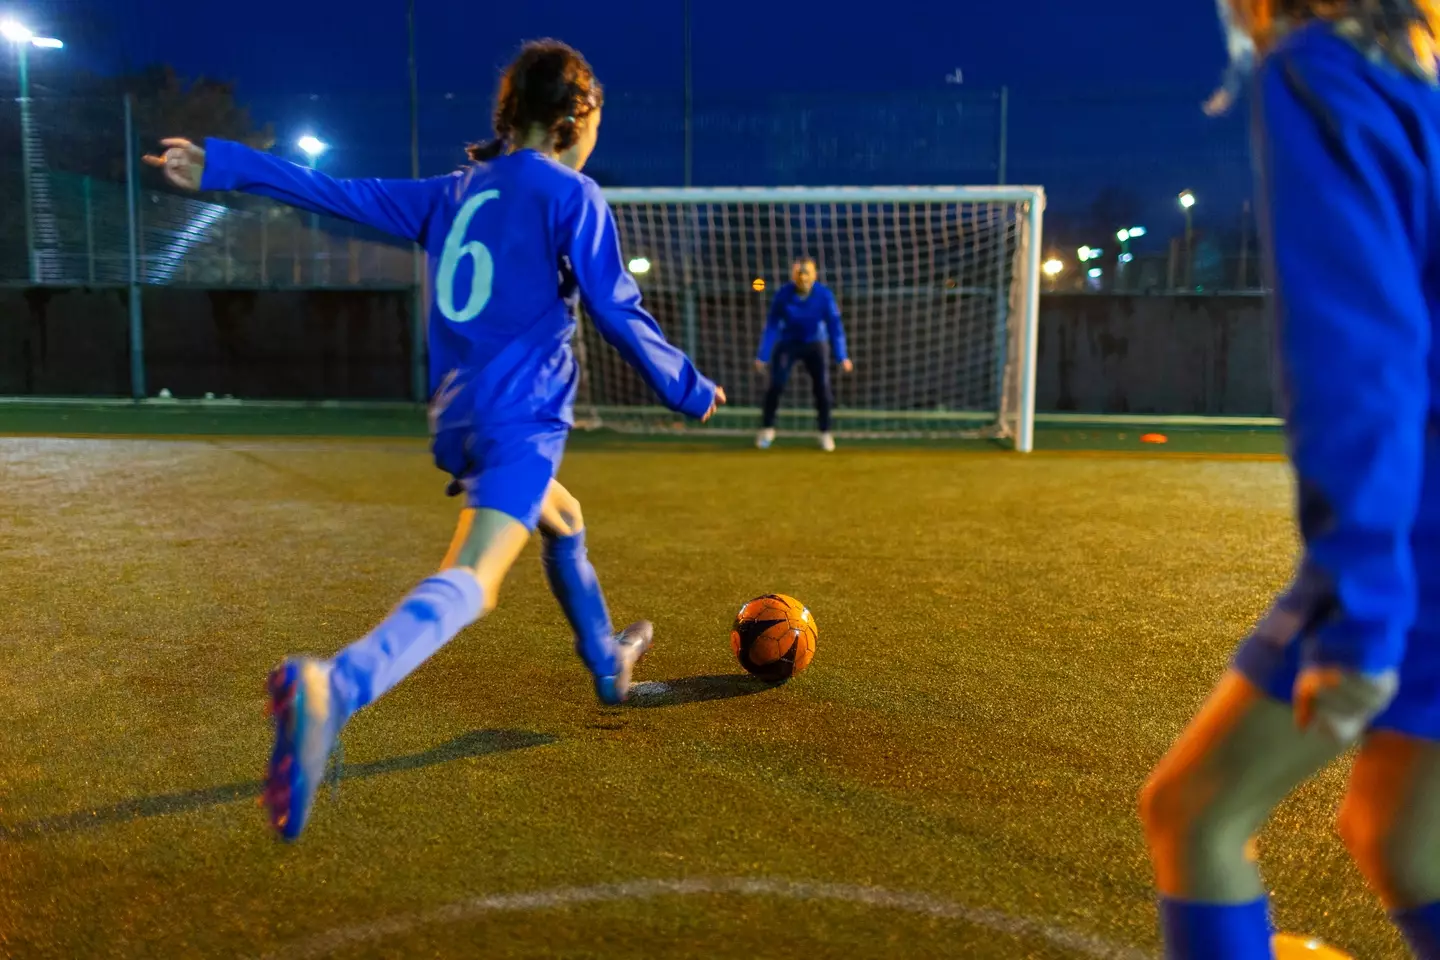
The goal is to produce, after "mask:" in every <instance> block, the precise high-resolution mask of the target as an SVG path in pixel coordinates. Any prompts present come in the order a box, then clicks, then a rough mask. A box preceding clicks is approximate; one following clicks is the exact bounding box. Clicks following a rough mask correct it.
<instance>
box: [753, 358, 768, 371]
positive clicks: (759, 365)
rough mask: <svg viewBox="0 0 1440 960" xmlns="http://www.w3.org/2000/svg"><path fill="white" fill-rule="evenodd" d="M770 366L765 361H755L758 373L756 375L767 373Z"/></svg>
mask: <svg viewBox="0 0 1440 960" xmlns="http://www.w3.org/2000/svg"><path fill="white" fill-rule="evenodd" d="M768 366H770V365H769V364H768V363H766V362H765V361H764V360H756V361H755V372H756V373H764V372H765V368H766V367H768Z"/></svg>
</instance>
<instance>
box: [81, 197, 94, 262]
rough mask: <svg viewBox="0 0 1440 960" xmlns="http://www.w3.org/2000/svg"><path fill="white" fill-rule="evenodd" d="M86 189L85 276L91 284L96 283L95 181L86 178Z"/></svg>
mask: <svg viewBox="0 0 1440 960" xmlns="http://www.w3.org/2000/svg"><path fill="white" fill-rule="evenodd" d="M82 183H83V184H84V187H85V265H86V268H85V270H86V272H85V275H86V276H87V277H88V278H89V280H90V282H91V283H94V282H95V200H94V197H93V196H92V194H93V193H94V190H93V181H91V179H90V177H89V176H86V177H85V179H84V180H83V181H82Z"/></svg>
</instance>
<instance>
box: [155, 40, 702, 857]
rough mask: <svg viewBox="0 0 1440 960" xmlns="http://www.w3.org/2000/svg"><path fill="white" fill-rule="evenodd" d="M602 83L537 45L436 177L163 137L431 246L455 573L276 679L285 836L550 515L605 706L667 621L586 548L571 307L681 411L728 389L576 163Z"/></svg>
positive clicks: (584, 652)
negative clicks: (644, 284) (635, 261)
mask: <svg viewBox="0 0 1440 960" xmlns="http://www.w3.org/2000/svg"><path fill="white" fill-rule="evenodd" d="M600 111H601V88H600V85H599V83H598V82H596V80H595V77H594V74H593V73H592V71H591V69H590V66H589V64H588V63H586V61H585V59H584V58H583V57H582V56H581V55H580V54H579V53H578V52H576V51H575V50H572V49H571V48H570V47H567V46H565V45H564V44H562V43H558V42H555V41H539V42H536V43H531V44H528V45H526V46H525V48H524V49H523V50H522V51H521V53H520V55H519V57H518V58H517V59H516V60H515V62H514V63H513V64H511V66H510V68H509V69H508V70H507V71H506V73H505V75H504V77H503V79H502V80H501V84H500V92H499V96H498V97H497V101H496V108H495V117H494V126H495V135H496V136H495V140H494V141H492V142H491V143H489V144H485V145H481V146H477V147H472V148H471V152H470V156H471V159H472V161H473V163H472V164H471V165H469V166H467V167H466V168H464V169H462V170H460V171H458V172H456V173H454V174H450V175H448V176H442V177H436V178H433V179H429V180H336V179H333V178H331V177H327V176H325V175H323V174H320V173H317V172H315V171H314V170H311V169H308V168H306V167H300V166H296V165H294V164H291V163H286V162H284V161H281V160H278V159H276V158H274V157H271V156H268V155H266V154H263V153H258V152H256V151H254V150H251V149H249V148H247V147H243V146H240V145H239V144H235V143H227V142H224V141H218V140H209V141H207V142H206V143H205V146H204V148H203V149H202V148H200V147H197V146H195V145H193V144H190V143H188V142H186V141H182V140H168V141H165V146H166V147H167V148H168V149H167V150H166V151H165V153H164V156H161V157H150V158H147V160H148V162H150V163H151V164H152V165H155V166H159V167H162V168H163V169H164V170H165V173H166V174H167V175H168V177H169V179H170V180H171V181H172V182H174V183H175V184H177V185H179V186H182V187H186V188H190V189H204V190H243V191H246V192H249V193H256V194H261V195H263V196H268V197H273V198H275V199H277V200H281V201H283V202H285V203H288V204H292V205H294V206H297V207H300V208H302V209H305V210H311V211H316V212H319V213H325V214H330V215H332V216H336V217H343V218H346V219H349V220H354V221H357V222H360V223H365V224H369V225H370V226H373V227H377V228H379V229H381V230H384V231H386V232H388V233H391V234H394V235H395V236H397V237H400V238H403V239H406V240H411V241H414V242H417V243H419V244H421V245H423V246H424V248H425V250H426V252H427V253H428V255H429V274H430V281H431V284H432V289H433V291H434V304H433V307H432V310H431V314H430V319H429V327H430V386H431V389H432V394H433V396H432V400H431V409H430V422H431V431H432V442H433V450H434V455H435V462H436V464H437V465H438V466H439V467H440V468H441V469H442V470H444V471H445V472H447V473H448V474H450V475H451V477H452V478H453V482H452V483H451V487H450V492H451V493H452V494H459V493H463V494H464V495H465V497H466V501H467V506H466V508H465V509H464V511H463V512H462V514H461V518H460V524H459V527H458V529H457V530H456V533H455V537H454V540H453V542H452V544H451V547H450V551H449V553H448V555H447V556H446V557H445V560H444V562H443V563H442V564H441V569H440V572H439V573H437V574H436V575H435V576H432V577H430V578H429V579H427V580H425V581H424V582H422V583H421V584H420V585H419V586H418V587H417V588H416V589H415V590H414V591H413V592H412V593H411V594H410V595H409V596H408V597H406V598H405V599H404V600H402V601H401V602H400V605H399V606H397V607H396V608H395V609H394V611H393V612H392V613H391V614H390V616H389V617H388V618H386V620H385V621H384V622H383V623H381V624H380V625H379V626H378V627H376V628H375V629H374V631H372V632H371V633H370V634H369V635H368V636H366V637H364V638H363V639H361V640H359V641H357V642H355V643H353V644H351V645H350V646H348V647H346V648H345V649H344V650H342V651H340V653H338V654H337V655H336V656H334V657H333V658H330V659H328V660H322V659H315V658H310V657H297V658H292V659H290V660H287V661H286V662H285V663H284V664H282V665H281V666H280V667H279V668H277V669H276V670H275V671H274V672H273V673H272V674H271V675H270V681H269V683H270V694H271V703H272V707H273V710H274V714H275V746H274V750H273V752H272V755H271V759H270V766H269V772H268V776H267V778H266V789H265V802H266V805H267V806H268V808H269V811H270V819H271V823H272V825H273V826H274V827H275V829H276V830H277V831H278V832H279V833H280V835H281V836H282V837H284V838H285V839H294V838H296V837H298V836H299V834H300V832H301V831H302V830H303V829H304V827H305V824H306V822H307V821H308V819H309V816H310V811H311V808H312V806H313V803H314V799H315V792H316V789H317V787H318V786H319V784H320V781H321V780H322V779H323V777H324V774H325V768H326V764H327V762H328V759H329V756H330V753H331V750H332V749H333V747H334V745H335V742H336V739H337V737H338V736H339V733H340V729H341V727H343V726H344V724H345V722H346V721H347V720H348V719H349V718H350V716H351V715H353V714H354V713H355V712H356V711H357V710H359V709H360V708H362V707H364V706H366V705H367V704H370V703H372V702H373V701H374V700H375V699H377V698H378V697H380V696H381V695H382V694H384V693H385V692H386V691H387V690H389V689H391V688H392V687H394V686H395V685H396V684H397V683H399V682H400V681H401V680H403V679H404V678H405V676H406V675H408V674H409V673H411V672H412V671H413V670H415V669H416V668H417V667H419V666H420V664H422V663H423V662H425V660H426V659H427V658H429V657H430V656H431V655H432V654H434V653H435V652H436V651H437V650H439V649H440V647H441V646H443V645H444V644H445V643H447V642H448V641H449V640H450V639H451V638H453V637H454V636H455V635H456V634H458V633H459V632H460V631H461V630H463V629H464V628H465V627H466V626H468V625H469V624H471V623H473V622H474V621H476V620H477V619H479V618H480V617H482V616H484V615H485V614H486V613H487V612H489V611H490V610H491V609H492V608H493V607H494V605H495V601H496V596H497V594H498V592H499V589H500V585H501V582H502V581H503V580H504V578H505V574H506V573H507V572H508V571H509V569H510V567H511V565H512V564H513V563H514V562H515V559H516V557H517V556H518V555H519V553H520V551H521V550H522V549H523V548H524V546H525V544H526V543H527V542H528V540H529V539H530V536H531V533H532V532H533V531H534V530H535V529H537V528H538V529H539V530H540V533H541V535H542V538H543V560H544V565H545V573H546V575H547V577H548V579H549V582H550V586H551V589H552V591H553V592H554V594H555V596H556V598H557V599H558V600H559V601H560V605H561V607H562V608H563V609H564V611H565V614H566V617H567V619H568V620H569V622H570V625H571V627H572V628H573V630H574V632H575V644H576V650H577V652H578V653H579V655H580V657H581V659H582V660H583V661H584V664H585V666H586V667H587V668H588V669H589V671H590V673H591V675H592V677H593V679H594V684H595V690H596V693H597V695H598V696H599V698H600V700H601V701H602V702H604V703H606V704H618V703H620V702H622V701H624V700H625V699H626V696H627V694H628V692H629V687H630V676H631V671H632V669H633V668H634V665H635V662H636V661H637V660H638V659H639V658H640V657H641V656H642V655H643V654H644V653H645V652H646V650H647V649H648V648H649V647H650V644H651V640H652V633H653V631H652V627H651V625H650V624H649V623H646V622H643V621H642V622H640V623H637V624H634V625H632V626H630V627H628V628H626V629H625V630H624V631H621V632H620V633H619V634H618V635H617V634H616V633H615V632H614V630H613V629H612V627H611V623H610V614H609V612H608V611H607V610H606V606H605V598H604V596H603V595H602V594H601V591H600V585H599V582H598V580H597V579H596V575H595V569H594V567H593V566H592V565H591V563H590V561H589V559H588V558H587V555H586V550H585V525H584V521H583V520H582V518H581V513H580V504H579V503H577V502H576V500H575V498H574V497H572V496H571V495H570V494H569V493H568V492H567V491H566V490H565V488H564V487H562V486H560V484H559V483H558V482H556V480H555V473H556V469H557V468H558V466H559V464H560V457H561V454H562V452H563V451H564V447H565V441H566V438H567V436H568V435H569V432H570V428H571V425H572V423H573V417H572V407H573V404H574V399H575V389H576V383H577V380H578V378H579V375H580V372H579V369H578V367H577V365H576V362H575V358H574V356H573V354H572V353H571V349H570V339H571V337H572V336H573V334H574V332H575V319H574V316H573V315H572V311H573V309H574V307H575V306H576V305H577V303H578V302H580V301H583V302H584V305H585V307H586V309H587V311H588V313H589V315H590V317H591V319H592V320H593V321H594V323H595V325H596V327H597V328H598V329H599V330H600V332H601V334H602V335H603V336H604V337H605V338H606V339H607V340H608V341H609V342H610V343H611V344H612V345H614V346H615V348H616V349H617V350H619V351H620V353H621V355H622V356H623V357H624V358H625V359H626V360H627V361H629V362H630V363H631V364H632V365H633V366H634V367H635V368H636V369H637V370H638V371H639V372H640V374H641V375H642V376H643V377H644V378H645V380H646V382H647V383H648V384H649V385H650V387H651V388H652V389H653V390H654V391H655V392H656V393H657V394H658V395H659V396H660V397H661V399H662V400H664V402H665V403H666V404H667V405H668V406H670V407H671V408H672V409H674V410H676V411H678V412H681V413H685V414H688V415H690V416H691V417H694V418H697V419H700V420H704V419H708V418H709V417H710V416H711V414H713V413H714V412H715V408H716V406H717V405H718V404H722V403H724V402H725V393H724V391H723V390H721V389H720V388H718V387H717V386H716V385H715V384H714V383H712V382H711V381H709V380H707V379H706V378H705V377H703V376H701V375H700V373H699V372H698V371H697V370H696V369H695V367H694V365H693V364H691V362H690V360H689V359H688V358H686V357H685V355H684V354H682V353H681V352H680V351H678V350H676V349H675V348H674V347H672V346H671V345H670V344H669V343H667V342H666V341H665V338H664V337H663V336H662V335H661V333H660V330H659V327H658V326H657V325H656V324H655V321H654V320H653V319H651V317H650V315H649V314H647V313H646V312H645V310H644V309H643V308H642V307H641V305H640V292H639V289H638V288H637V286H636V284H635V281H634V280H633V278H631V276H630V275H629V274H628V273H627V272H626V270H625V268H624V266H623V265H622V264H623V260H622V258H621V254H620V243H619V239H618V235H617V232H616V227H615V221H614V218H613V217H612V215H611V212H610V209H609V207H608V206H607V204H606V203H605V200H604V198H603V197H602V196H601V192H600V188H599V187H598V186H596V184H595V182H594V181H592V180H590V179H589V178H588V177H585V176H583V175H581V173H580V170H581V168H582V167H584V165H585V161H586V160H587V159H588V158H589V156H590V153H591V151H592V150H593V149H594V148H595V139H596V135H597V133H598V131H599V127H600Z"/></svg>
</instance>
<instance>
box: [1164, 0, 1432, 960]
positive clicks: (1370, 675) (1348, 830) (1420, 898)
mask: <svg viewBox="0 0 1440 960" xmlns="http://www.w3.org/2000/svg"><path fill="white" fill-rule="evenodd" d="M1221 2H1222V4H1229V5H1228V6H1224V7H1222V15H1223V17H1224V18H1225V20H1226V23H1227V25H1228V26H1229V27H1230V28H1231V29H1232V30H1233V31H1235V33H1236V35H1235V36H1233V37H1232V44H1231V50H1232V53H1233V54H1235V55H1236V56H1237V57H1238V58H1239V61H1240V63H1241V65H1242V67H1243V65H1244V63H1245V62H1246V61H1249V60H1253V61H1254V70H1253V80H1254V87H1255V89H1254V104H1255V126H1254V130H1255V153H1256V170H1257V175H1258V181H1259V193H1260V195H1261V197H1262V201H1263V202H1262V205H1261V210H1262V222H1263V229H1262V233H1263V234H1264V237H1265V251H1266V255H1267V261H1268V267H1269V273H1270V279H1271V283H1272V284H1273V288H1274V308H1275V310H1276V313H1277V329H1278V341H1277V342H1278V350H1279V359H1280V367H1281V370H1282V375H1283V383H1284V388H1285V396H1286V407H1287V409H1286V421H1287V422H1286V433H1287V439H1288V441H1289V448H1290V458H1291V461H1292V463H1293V466H1294V470H1295V475H1296V481H1297V496H1298V519H1299V525H1300V532H1301V535H1302V538H1303V541H1304V551H1303V554H1302V556H1301V558H1300V561H1299V566H1298V569H1297V572H1296V574H1295V579H1294V582H1293V583H1292V585H1291V586H1290V588H1289V589H1288V590H1287V591H1286V593H1285V594H1284V595H1282V596H1281V597H1280V599H1279V600H1278V601H1277V602H1276V604H1275V605H1274V607H1273V608H1272V609H1271V611H1270V612H1269V614H1268V615H1267V616H1266V617H1265V618H1264V619H1263V620H1262V621H1261V623H1260V624H1259V626H1258V627H1257V628H1256V630H1255V632H1254V634H1253V635H1252V636H1251V637H1250V638H1249V639H1247V640H1246V641H1245V642H1244V643H1243V644H1242V645H1241V647H1240V649H1239V652H1238V653H1237V655H1236V657H1235V659H1234V661H1233V663H1232V664H1231V667H1230V669H1229V670H1228V671H1227V672H1226V674H1225V675H1224V677H1223V678H1222V679H1221V681H1220V683H1219V685H1218V686H1217V687H1216V688H1215V690H1214V692H1213V693H1212V694H1211V696H1210V699H1209V700H1208V701H1207V702H1206V703H1205V705H1204V706H1202V707H1201V708H1200V711H1199V713H1198V714H1196V716H1195V717H1194V719H1193V720H1192V721H1191V722H1190V725H1189V726H1188V727H1187V728H1186V730H1185V731H1184V732H1183V733H1182V734H1181V735H1180V738H1179V740H1178V741H1177V742H1176V743H1175V745H1174V746H1173V747H1172V748H1171V750H1170V752H1169V753H1168V754H1167V755H1166V756H1165V758H1164V759H1163V760H1161V761H1160V763H1159V765H1158V766H1156V768H1155V770H1154V771H1153V773H1152V774H1151V776H1150V779H1149V782H1148V783H1147V784H1146V786H1145V789H1144V791H1143V793H1142V796H1141V804H1140V805H1141V811H1140V812H1141V819H1142V821H1143V824H1144V828H1145V836H1146V841H1147V843H1148V846H1149V848H1150V857H1151V860H1152V862H1153V863H1154V867H1155V876H1156V881H1157V885H1158V887H1159V892H1160V896H1161V903H1160V920H1161V928H1162V931H1163V934H1164V938H1165V945H1166V952H1167V956H1168V957H1171V958H1177V960H1191V958H1194V960H1200V958H1205V960H1214V958H1226V960H1258V958H1269V957H1271V956H1272V955H1274V954H1278V955H1282V956H1283V955H1285V951H1286V941H1285V940H1284V939H1283V938H1276V939H1275V941H1274V942H1273V944H1272V937H1271V927H1270V921H1269V918H1268V910H1267V901H1266V895H1265V887H1264V886H1263V884H1262V882H1261V879H1260V875H1259V873H1258V871H1257V870H1256V865H1255V846H1254V843H1253V841H1252V837H1253V836H1254V834H1255V833H1256V831H1258V830H1259V829H1260V827H1261V826H1262V825H1263V823H1264V822H1265V820H1266V819H1267V818H1268V817H1269V815H1270V812H1271V811H1272V810H1273V809H1274V808H1275V807H1276V805H1277V804H1279V803H1280V801H1281V800H1282V799H1284V798H1285V797H1286V796H1287V795H1288V794H1289V793H1290V792H1291V791H1292V790H1294V789H1295V787H1296V786H1297V785H1299V784H1300V783H1301V782H1303V781H1304V780H1306V779H1308V778H1309V777H1310V776H1312V775H1313V774H1315V773H1316V772H1317V771H1318V770H1320V769H1321V768H1322V767H1324V766H1325V765H1326V764H1328V763H1330V762H1331V761H1332V760H1334V759H1335V758H1336V757H1337V756H1338V755H1339V754H1340V753H1341V752H1342V751H1344V750H1345V749H1346V748H1347V747H1348V746H1349V745H1350V744H1351V743H1353V742H1356V741H1358V742H1359V743H1360V750H1359V755H1358V757H1357V759H1356V761H1355V766H1354V770H1353V772H1352V774H1351V777H1350V782H1349V786H1348V789H1347V791H1346V794H1345V799H1344V803H1343V804H1342V806H1341V808H1340V812H1339V821H1338V826H1339V832H1340V834H1341V836H1342V838H1343V839H1344V841H1345V843H1346V845H1347V847H1348V848H1349V850H1350V852H1351V854H1352V856H1353V857H1354V858H1355V860H1356V862H1357V864H1358V865H1359V866H1360V869H1361V872H1362V873H1363V874H1364V875H1365V877H1366V879H1367V880H1368V881H1369V883H1370V885H1371V887H1372V888H1373V889H1374V890H1375V891H1376V893H1377V894H1378V895H1379V897H1380V899H1381V900H1382V902H1383V903H1384V905H1385V906H1386V908H1387V909H1388V910H1389V911H1390V913H1391V916H1392V917H1393V918H1394V920H1395V922H1396V924H1398V926H1399V927H1400V930H1401V932H1402V933H1403V934H1404V936H1405V938H1406V939H1407V941H1408V942H1409V943H1410V946H1411V948H1412V949H1413V950H1414V952H1415V954H1416V956H1418V957H1421V958H1424V960H1440V389H1437V381H1440V356H1437V354H1436V352H1435V349H1434V342H1435V330H1436V327H1437V323H1440V88H1437V83H1436V57H1435V38H1436V35H1437V30H1440V4H1436V3H1435V2H1433V0H1429V2H1418V0H1354V2H1335V0H1329V2H1324V0H1234V2H1233V3H1232V2H1231V0H1221ZM1234 79H1235V77H1234V76H1233V75H1232V77H1231V80H1232V82H1230V83H1228V84H1227V88H1226V89H1225V90H1224V91H1222V94H1221V95H1220V96H1219V97H1218V99H1217V100H1212V103H1211V105H1210V106H1211V108H1212V109H1213V108H1214V107H1216V106H1223V105H1224V102H1225V101H1226V100H1227V99H1229V96H1230V95H1231V94H1232V93H1233V92H1234V91H1235V90H1236V89H1237V87H1238V85H1237V84H1235V83H1234V82H1233V80H1234ZM1272 951H1274V954H1272Z"/></svg>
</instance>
